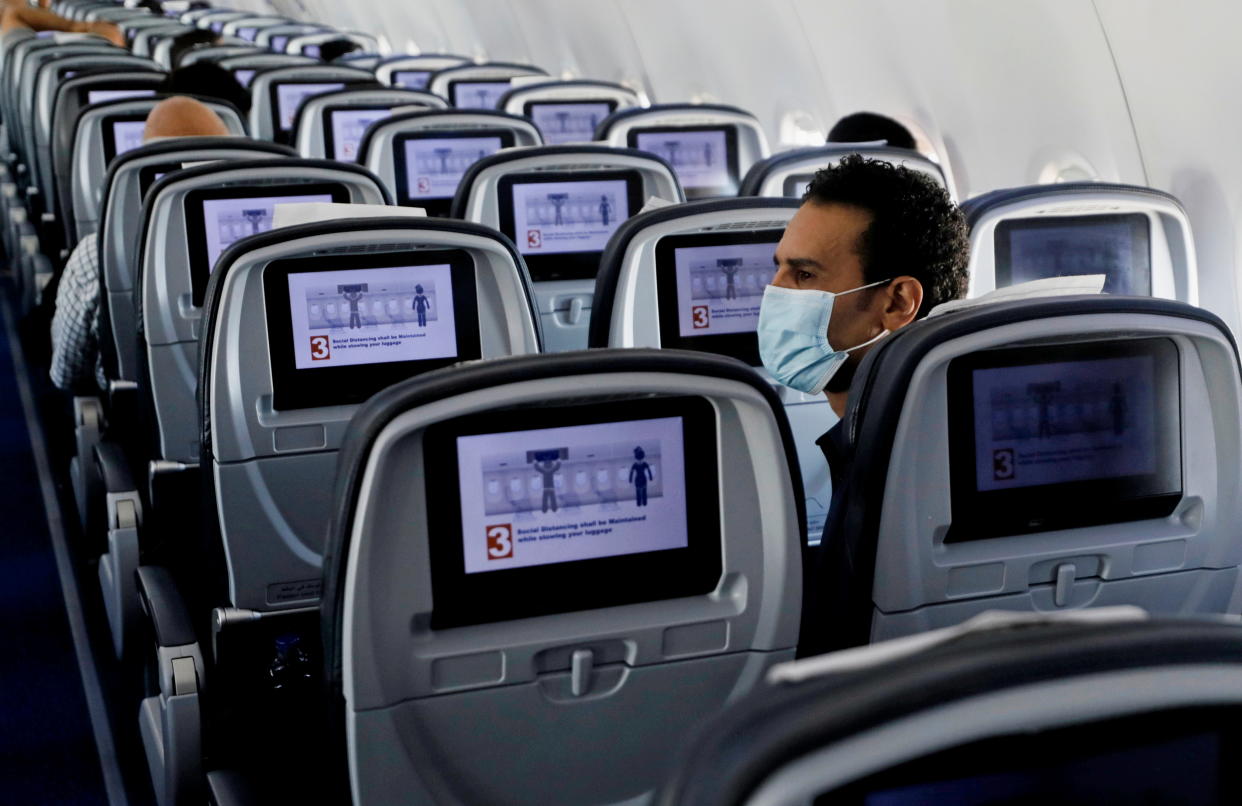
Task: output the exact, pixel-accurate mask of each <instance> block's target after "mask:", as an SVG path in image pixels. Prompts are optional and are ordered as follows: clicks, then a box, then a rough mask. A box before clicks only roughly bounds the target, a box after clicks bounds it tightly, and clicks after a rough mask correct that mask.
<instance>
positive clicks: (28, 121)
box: [11, 40, 125, 181]
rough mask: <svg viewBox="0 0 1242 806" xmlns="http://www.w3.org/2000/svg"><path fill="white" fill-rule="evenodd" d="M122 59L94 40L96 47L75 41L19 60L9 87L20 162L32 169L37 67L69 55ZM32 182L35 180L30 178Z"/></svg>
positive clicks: (120, 52) (120, 53)
mask: <svg viewBox="0 0 1242 806" xmlns="http://www.w3.org/2000/svg"><path fill="white" fill-rule="evenodd" d="M87 55H92V56H122V57H123V56H124V55H125V52H124V51H123V50H121V49H120V48H117V47H116V46H114V45H110V44H108V43H107V42H104V41H103V40H98V44H96V43H94V42H80V43H79V42H75V43H73V44H68V45H58V46H56V47H51V48H43V49H40V50H36V51H32V52H30V53H29V54H28V55H27V56H26V58H25V59H23V60H22V63H21V67H20V68H19V73H18V75H16V76H15V77H14V84H13V85H11V88H12V91H13V95H12V99H13V102H12V108H13V120H14V122H15V124H17V125H18V127H19V130H18V131H14V132H13V133H12V136H14V137H15V142H14V146H15V147H16V148H17V149H18V153H19V154H20V155H21V157H22V159H23V161H25V162H26V164H27V167H29V168H31V169H32V170H33V168H34V166H33V164H32V162H33V160H34V159H35V156H34V153H35V152H34V144H35V134H34V133H35V112H36V108H37V107H36V104H35V83H36V80H37V78H38V75H39V72H40V68H42V67H43V65H45V64H47V63H49V62H52V61H56V60H58V59H64V58H66V57H69V56H87ZM31 180H32V181H37V180H35V178H34V177H33V176H32V177H31Z"/></svg>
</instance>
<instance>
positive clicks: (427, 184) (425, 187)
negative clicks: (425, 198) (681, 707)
mask: <svg viewBox="0 0 1242 806" xmlns="http://www.w3.org/2000/svg"><path fill="white" fill-rule="evenodd" d="M418 192H419V193H430V192H431V180H430V179H428V178H427V177H425V176H420V177H418Z"/></svg>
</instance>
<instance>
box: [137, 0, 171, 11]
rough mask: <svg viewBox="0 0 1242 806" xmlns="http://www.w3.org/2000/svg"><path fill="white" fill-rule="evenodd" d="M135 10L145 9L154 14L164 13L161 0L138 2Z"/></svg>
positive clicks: (142, 0)
mask: <svg viewBox="0 0 1242 806" xmlns="http://www.w3.org/2000/svg"><path fill="white" fill-rule="evenodd" d="M134 8H145V9H146V10H147V11H150V12H151V13H152V14H163V13H164V7H163V6H162V5H160V2H159V0H138V3H137V5H135V6H134Z"/></svg>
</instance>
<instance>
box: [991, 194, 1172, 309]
mask: <svg viewBox="0 0 1242 806" xmlns="http://www.w3.org/2000/svg"><path fill="white" fill-rule="evenodd" d="M995 243H996V285H997V287H998V288H1000V287H1004V286H1008V285H1017V284H1018V283H1025V282H1028V281H1030V280H1040V279H1043V278H1045V277H1071V276H1075V275H1083V274H1103V275H1104V276H1105V278H1106V279H1105V281H1104V292H1105V293H1107V294H1133V295H1139V296H1150V295H1151V221H1150V219H1149V218H1148V217H1147V216H1146V215H1145V214H1143V213H1121V214H1110V215H1084V216H1050V217H1047V218H1022V219H1013V220H1009V221H1002V222H1000V223H999V224H997V226H996V236H995Z"/></svg>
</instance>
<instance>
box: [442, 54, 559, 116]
mask: <svg viewBox="0 0 1242 806" xmlns="http://www.w3.org/2000/svg"><path fill="white" fill-rule="evenodd" d="M542 75H547V73H545V72H544V71H543V70H541V69H539V68H538V67H533V66H531V65H528V64H511V63H509V62H487V63H485V64H461V65H458V66H456V67H446V68H444V69H443V70H440V71H438V72H437V73H435V74H434V75H433V76H432V77H431V83H430V84H429V85H428V88H429V89H430V90H431V91H432V92H434V93H435V94H436V95H439V96H440V97H442V98H446V99H448V102H449V104H450V105H452V106H454V107H456V108H458V109H496V108H497V106H496V105H497V103H498V102H499V101H500V99H501V97H502V96H503V95H504V94H505V93H506V92H508V91H509V90H510V89H511V87H512V83H511V82H512V80H513V79H514V78H517V77H518V76H542Z"/></svg>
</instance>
